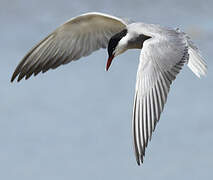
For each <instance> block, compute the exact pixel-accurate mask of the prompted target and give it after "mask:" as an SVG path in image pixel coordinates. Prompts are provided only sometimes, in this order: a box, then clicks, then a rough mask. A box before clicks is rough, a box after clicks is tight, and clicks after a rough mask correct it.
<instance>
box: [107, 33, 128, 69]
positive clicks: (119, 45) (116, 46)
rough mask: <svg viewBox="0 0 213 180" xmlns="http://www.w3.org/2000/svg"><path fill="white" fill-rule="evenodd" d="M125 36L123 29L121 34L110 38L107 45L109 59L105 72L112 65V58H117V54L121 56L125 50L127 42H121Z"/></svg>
mask: <svg viewBox="0 0 213 180" xmlns="http://www.w3.org/2000/svg"><path fill="white" fill-rule="evenodd" d="M126 34H127V29H124V30H122V31H121V32H119V33H117V34H115V35H114V36H112V37H111V39H110V40H109V44H108V55H109V58H108V61H107V65H106V70H107V71H108V69H109V67H110V65H111V63H112V60H113V58H114V57H116V56H118V55H119V54H122V53H123V52H125V51H126V50H127V42H126V41H125V40H123V38H124V37H125V36H126ZM122 40H123V41H122Z"/></svg>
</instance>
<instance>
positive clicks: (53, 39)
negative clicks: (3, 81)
mask: <svg viewBox="0 0 213 180" xmlns="http://www.w3.org/2000/svg"><path fill="white" fill-rule="evenodd" d="M126 26H127V24H126V22H125V21H124V20H122V19H119V18H117V17H114V16H111V15H107V14H102V13H87V14H83V15H81V16H77V17H75V18H73V19H71V20H69V21H68V22H66V23H65V24H63V25H62V26H60V27H59V28H57V29H56V30H55V31H54V32H53V33H51V34H50V35H49V36H47V37H46V38H45V39H44V40H42V41H41V42H40V43H38V44H37V45H36V46H35V47H34V48H33V49H32V50H30V51H29V52H28V54H26V56H25V57H24V58H23V59H22V61H21V62H20V63H19V65H18V66H17V68H16V70H15V72H14V73H13V76H12V78H11V82H12V81H13V80H14V79H15V78H16V77H17V76H18V81H20V80H21V79H22V78H23V77H25V78H26V79H28V78H29V77H30V76H31V75H32V74H34V75H37V74H38V73H39V72H41V71H42V72H46V71H47V70H49V69H50V68H51V69H55V68H57V67H58V66H59V65H61V64H67V63H69V62H70V61H72V60H78V59H79V58H80V57H82V56H88V55H89V54H91V53H92V52H93V51H96V50H98V49H100V48H106V47H107V44H108V41H109V39H110V38H111V37H112V36H113V35H114V34H115V33H117V32H119V31H121V30H123V29H124V28H125V27H126Z"/></svg>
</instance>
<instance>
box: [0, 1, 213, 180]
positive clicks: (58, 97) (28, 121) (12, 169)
mask: <svg viewBox="0 0 213 180" xmlns="http://www.w3.org/2000/svg"><path fill="white" fill-rule="evenodd" d="M0 2H1V6H0V21H1V42H0V52H1V61H0V75H1V76H0V82H1V88H0V97H1V101H0V179H4V180H14V179H16V180H29V179H30V180H58V179H60V180H66V179H101V180H109V179H122V180H129V179H131V180H139V179H140V180H141V179H147V180H149V179H150V180H152V179H156V178H157V179H158V180H161V179H162V180H165V179H173V180H176V179H177V180H179V179H181V180H184V179H194V180H196V179H212V178H213V175H212V167H213V156H212V152H213V140H212V139H213V112H212V100H213V94H212V92H213V83H212V77H213V73H212V71H213V68H212V65H213V63H212V57H213V51H212V47H213V43H212V42H213V21H212V19H213V11H212V8H213V2H212V1H210V0H209V1H205V3H204V1H193V0H190V1H185V0H176V1H170V0H163V1H154V0H150V1H142V0H135V1H130V0H129V1H127V0H123V1H121V0H119V1H113V0H108V1H104V2H103V1H100V0H92V1H86V0H78V1H75V2H74V1H71V0H69V1H66V0H61V1H50V0H46V1H43V0H33V1H29V0H28V1H27V0H19V1H8V0H7V1H6V0H3V1H2V0H1V1H0ZM89 11H99V12H105V13H110V14H113V15H117V16H121V17H129V18H131V19H133V20H135V21H143V22H148V23H158V24H162V25H165V26H170V27H180V29H181V30H184V31H186V32H188V33H189V34H190V35H191V36H192V37H193V39H194V41H195V43H196V44H197V45H198V47H199V48H200V50H201V52H202V54H203V56H204V57H205V59H206V61H207V64H208V67H209V68H208V76H207V78H203V79H202V80H199V79H198V78H196V77H195V75H194V74H192V73H191V72H190V70H188V68H187V66H185V67H184V69H183V71H182V72H181V73H180V75H179V76H178V78H177V80H176V81H175V83H174V84H173V85H172V88H171V92H170V94H169V98H168V102H167V104H166V106H165V110H164V112H163V114H162V116H161V120H160V122H159V124H158V125H157V128H156V131H155V133H154V136H153V138H152V141H151V142H150V143H149V146H148V148H147V151H146V157H145V163H144V164H143V165H142V166H141V167H139V166H137V164H136V161H135V157H134V152H133V147H132V144H133V143H132V132H131V115H132V105H133V96H134V87H135V76H136V70H137V65H138V57H139V53H140V51H138V50H132V51H128V52H126V53H125V55H121V56H119V57H118V58H116V59H115V61H114V63H113V65H112V67H111V69H110V71H109V72H105V64H106V60H107V52H106V50H100V51H98V52H96V53H93V54H92V55H91V56H89V57H86V58H82V60H81V61H78V62H75V63H70V64H69V65H67V66H62V67H60V68H58V69H57V70H54V71H49V72H47V73H46V74H42V75H38V76H37V77H33V78H31V79H29V80H28V81H22V82H20V83H16V82H15V83H13V84H11V83H10V77H11V75H12V73H13V70H14V69H15V67H16V65H17V64H18V62H19V61H20V60H21V58H22V57H23V56H24V55H25V53H27V51H28V50H29V49H30V48H31V47H32V46H33V45H35V44H36V43H37V42H38V41H39V40H41V39H42V38H44V37H45V36H46V35H47V34H48V33H50V32H51V31H53V30H54V29H55V28H56V27H57V26H58V25H60V24H62V23H63V22H64V21H66V20H68V19H70V18H71V17H73V16H76V15H79V14H81V13H85V12H89Z"/></svg>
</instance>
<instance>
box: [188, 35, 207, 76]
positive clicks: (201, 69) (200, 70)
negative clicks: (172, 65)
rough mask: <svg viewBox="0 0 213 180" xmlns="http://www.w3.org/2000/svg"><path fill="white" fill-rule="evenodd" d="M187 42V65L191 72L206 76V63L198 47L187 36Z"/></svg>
mask: <svg viewBox="0 0 213 180" xmlns="http://www.w3.org/2000/svg"><path fill="white" fill-rule="evenodd" d="M187 42H188V45H189V50H188V53H189V61H188V64H187V65H188V67H189V68H190V69H191V70H192V72H193V73H194V74H195V75H196V76H197V77H199V78H200V77H201V76H206V74H207V64H206V63H205V61H204V59H203V58H202V56H201V54H200V52H199V50H198V48H197V47H196V46H195V45H194V43H193V42H192V41H191V40H190V38H189V37H188V36H187Z"/></svg>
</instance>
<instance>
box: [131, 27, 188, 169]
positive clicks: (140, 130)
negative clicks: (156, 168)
mask: <svg viewBox="0 0 213 180" xmlns="http://www.w3.org/2000/svg"><path fill="white" fill-rule="evenodd" d="M171 31H172V30H171ZM187 60H188V47H187V44H186V42H185V40H184V38H182V37H181V36H180V35H179V34H178V33H175V32H171V33H170V32H168V33H167V35H164V36H163V37H154V38H151V39H150V40H147V41H145V42H144V45H143V48H142V50H141V55H140V63H139V67H138V73H137V81H136V93H135V100H134V101H135V103H134V107H136V108H134V111H133V126H134V127H133V134H134V143H135V146H134V148H135V154H136V159H137V162H138V164H139V165H140V163H143V157H144V155H145V148H146V147H147V145H148V140H151V137H152V132H153V131H154V129H155V127H156V124H157V122H158V121H159V119H160V115H161V112H162V111H163V108H164V105H165V103H166V100H167V95H168V93H169V89H170V85H171V83H172V81H173V80H174V79H175V78H176V75H177V74H178V73H179V72H180V70H181V69H182V66H183V65H184V63H185V62H187ZM138 113H140V114H141V116H140V117H139V118H138ZM136 130H137V131H136Z"/></svg>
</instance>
